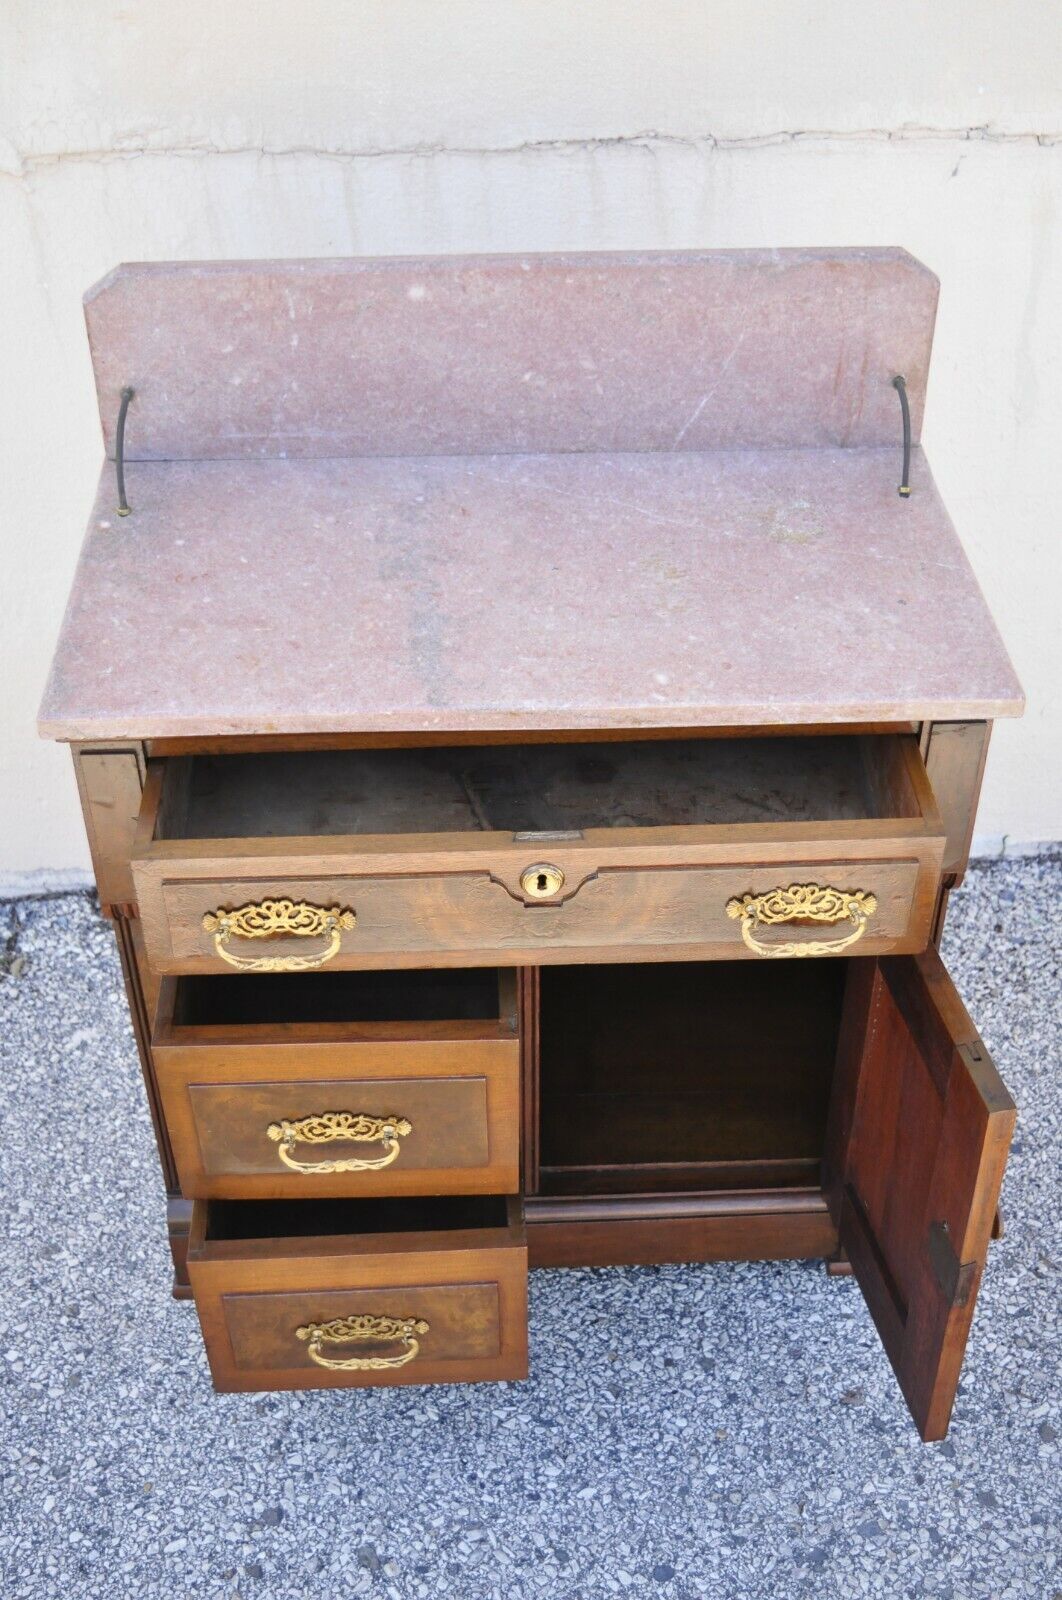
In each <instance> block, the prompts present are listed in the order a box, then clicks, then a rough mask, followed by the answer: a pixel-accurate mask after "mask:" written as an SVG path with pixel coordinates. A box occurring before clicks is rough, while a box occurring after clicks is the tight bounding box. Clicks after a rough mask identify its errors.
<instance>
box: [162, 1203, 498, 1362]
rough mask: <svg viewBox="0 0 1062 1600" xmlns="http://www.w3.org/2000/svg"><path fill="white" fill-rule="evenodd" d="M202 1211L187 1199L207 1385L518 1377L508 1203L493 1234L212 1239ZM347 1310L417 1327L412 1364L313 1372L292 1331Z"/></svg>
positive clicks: (190, 1259)
mask: <svg viewBox="0 0 1062 1600" xmlns="http://www.w3.org/2000/svg"><path fill="white" fill-rule="evenodd" d="M209 1205H210V1202H207V1201H199V1202H197V1203H196V1215H195V1217H194V1219H193V1225H192V1236H191V1242H190V1246H189V1252H188V1263H189V1272H190V1275H191V1280H192V1288H193V1291H194V1293H195V1300H196V1308H197V1310H198V1312H199V1319H200V1323H201V1325H202V1329H203V1337H204V1340H205V1342H206V1347H207V1354H208V1357H209V1359H210V1368H211V1373H212V1375H213V1378H214V1385H215V1387H216V1388H218V1389H221V1390H244V1391H246V1390H259V1389H323V1388H375V1387H380V1386H389V1385H394V1384H399V1385H405V1384H424V1383H455V1382H460V1383H471V1382H476V1381H479V1380H484V1379H492V1380H498V1379H515V1378H524V1377H526V1376H527V1247H526V1241H525V1237H524V1231H523V1226H522V1223H521V1222H520V1221H519V1216H518V1211H517V1209H516V1208H515V1207H511V1208H510V1212H509V1220H508V1224H507V1225H506V1226H503V1227H484V1228H481V1229H466V1230H463V1231H458V1232H451V1231H447V1230H440V1231H438V1232H431V1233H402V1234H393V1235H372V1236H361V1235H337V1236H330V1237H328V1238H320V1237H312V1236H311V1237H307V1238H288V1239H256V1238H253V1239H244V1240H235V1241H231V1242H228V1243H219V1242H217V1241H215V1240H213V1239H212V1238H211V1237H210V1234H211V1228H210V1221H209V1214H208V1211H207V1208H208V1206H209ZM358 1312H369V1313H372V1314H375V1315H388V1316H398V1317H423V1318H424V1319H425V1320H426V1321H428V1322H429V1324H430V1328H429V1332H428V1333H427V1334H425V1335H424V1336H423V1338H422V1340H421V1351H420V1353H419V1354H418V1356H417V1357H416V1358H415V1360H413V1361H412V1362H410V1363H409V1364H408V1365H407V1366H403V1367H400V1368H397V1369H392V1370H389V1371H357V1372H341V1371H329V1370H325V1369H323V1368H321V1367H319V1366H316V1365H315V1364H314V1363H313V1362H312V1361H311V1359H310V1357H309V1355H308V1354H307V1346H306V1344H305V1343H304V1342H300V1341H299V1340H298V1339H297V1338H296V1335H295V1330H296V1328H297V1327H299V1326H302V1325H304V1324H305V1323H307V1322H326V1321H329V1320H331V1319H332V1318H334V1317H345V1316H351V1315H354V1314H355V1313H358ZM339 1353H341V1354H342V1355H349V1354H358V1353H359V1352H358V1350H357V1348H356V1347H345V1348H344V1349H343V1350H342V1352H339ZM389 1353H393V1350H392V1351H391V1352H389Z"/></svg>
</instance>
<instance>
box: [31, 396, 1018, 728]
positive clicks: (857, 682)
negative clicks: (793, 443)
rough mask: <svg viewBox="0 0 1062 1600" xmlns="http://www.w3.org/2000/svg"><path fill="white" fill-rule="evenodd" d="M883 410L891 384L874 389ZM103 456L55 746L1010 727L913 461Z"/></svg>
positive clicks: (999, 655)
mask: <svg viewBox="0 0 1062 1600" xmlns="http://www.w3.org/2000/svg"><path fill="white" fill-rule="evenodd" d="M890 396H891V398H892V399H893V401H895V394H894V393H893V392H892V391H891V390H890ZM899 466H900V453H899V448H898V444H896V445H893V446H892V447H890V448H888V449H858V450H857V449H845V450H842V449H799V450H777V449H775V450H738V451H728V452H712V453H692V452H691V453H675V454H669V453H659V454H619V455H617V454H590V455H545V456H513V455H497V456H486V455H480V456H465V457H460V456H452V457H433V458H428V459H424V458H419V459H418V458H407V459H385V458H376V459H373V458H360V459H358V458H355V459H351V460H347V461H339V460H329V461H289V462H285V461H251V462H248V461H244V462H198V463H173V464H137V463H133V464H131V466H130V469H129V472H128V480H129V496H130V500H131V502H132V504H133V507H134V512H133V515H132V516H131V517H129V518H128V519H125V520H119V518H118V517H117V516H115V514H114V503H115V501H114V472H113V468H112V467H110V466H107V467H105V469H104V473H103V477H102V480H101V486H100V493H99V498H98V500H97V503H96V508H95V511H94V514H93V517H92V520H91V523H90V526H89V531H88V535H87V538H86V542H85V546H84V550H83V553H82V556H81V562H80V566H79V569H78V573H77V578H76V581H75V584H74V590H73V594H72V596H71V600H70V606H69V609H68V612H67V616H66V621H65V623H64V626H63V631H62V636H61V639H60V643H59V647H58V650H57V653H56V658H55V663H54V666H53V670H52V676H51V679H50V682H49V685H48V689H47V693H46V695H45V699H44V704H43V706H42V708H41V716H40V727H41V731H42V733H44V734H46V735H49V736H52V737H55V738H60V739H94V738H122V737H130V738H147V737H153V736H165V735H173V736H181V735H208V734H258V733H314V732H325V733H340V732H351V731H371V732H375V731H402V732H410V731H422V730H458V729H483V730H487V729H529V730H530V729H539V728H550V729H563V728H586V727H601V728H615V729H617V730H622V729H623V728H641V727H652V726H710V725H717V726H740V725H756V724H761V725H762V724H769V723H780V724H796V723H802V722H803V723H808V722H811V723H816V722H824V723H828V722H851V721H856V722H858V721H878V720H882V721H890V720H906V719H908V718H910V719H920V718H923V717H930V718H942V719H947V718H958V719H961V718H967V717H970V718H980V717H996V716H1008V715H1015V714H1017V713H1018V712H1020V710H1021V706H1022V695H1021V689H1020V687H1019V685H1018V683H1017V680H1016V679H1015V676H1014V672H1013V669H1012V668H1011V665H1010V662H1009V661H1008V659H1007V655H1006V651H1005V649H1004V647H1003V645H1002V643H1001V641H1000V639H999V635H998V633H997V632H996V629H995V627H994V625H993V622H992V619H991V617H990V615H989V613H988V609H987V607H986V605H985V602H984V599H983V598H982V595H981V592H980V590H979V588H978V586H977V582H976V580H975V578H974V575H973V573H972V572H971V570H970V566H969V563H968V562H967V560H966V557H965V555H964V553H963V550H962V547H961V545H960V544H959V542H958V540H957V538H956V536H955V532H954V529H953V528H952V525H951V522H950V520H949V518H948V515H947V513H946V511H945V510H944V507H943V506H942V504H941V502H940V499H939V497H938V495H937V492H936V489H935V487H934V485H933V481H932V477H931V475H930V472H929V469H928V466H927V465H926V463H925V461H924V459H923V457H922V454H921V451H920V450H916V451H915V459H914V471H913V483H914V493H913V495H912V497H911V499H910V500H909V501H904V500H901V499H900V497H899V496H898V495H897V492H896V487H897V482H898V473H899Z"/></svg>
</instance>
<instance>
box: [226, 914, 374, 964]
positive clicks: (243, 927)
mask: <svg viewBox="0 0 1062 1600" xmlns="http://www.w3.org/2000/svg"><path fill="white" fill-rule="evenodd" d="M356 920H357V919H356V918H355V916H354V913H353V911H341V910H340V908H339V906H312V905H309V904H308V903H307V902H306V901H305V900H259V901H258V902H257V904H256V903H254V902H252V903H251V904H250V905H246V906H240V908H239V909H238V910H237V911H225V910H223V909H220V908H219V909H218V910H217V911H207V912H206V913H205V914H204V917H203V927H204V929H205V930H206V932H207V933H212V934H213V935H214V949H215V951H216V952H217V954H218V955H219V956H220V957H221V959H222V961H227V962H228V964H229V966H230V967H236V968H237V970H238V971H240V972H309V971H310V970H311V969H312V968H313V967H323V966H324V964H325V962H326V961H331V959H332V957H333V956H334V955H338V953H339V942H340V939H341V937H342V932H343V929H344V928H348V929H349V928H353V926H354V924H355V921H356ZM281 934H293V935H294V937H295V938H296V939H317V938H322V937H323V936H324V935H325V934H327V935H328V944H327V945H326V946H325V948H324V949H323V950H318V951H317V953H316V955H310V956H237V955H234V954H233V952H232V951H231V950H230V949H229V947H228V946H229V940H230V939H272V938H276V937H277V936H278V935H281Z"/></svg>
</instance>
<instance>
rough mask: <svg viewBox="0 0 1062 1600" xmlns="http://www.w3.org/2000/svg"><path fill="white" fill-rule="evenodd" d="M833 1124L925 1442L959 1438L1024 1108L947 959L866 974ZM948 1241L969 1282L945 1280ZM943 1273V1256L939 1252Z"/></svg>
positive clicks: (853, 1004) (848, 1022)
mask: <svg viewBox="0 0 1062 1600" xmlns="http://www.w3.org/2000/svg"><path fill="white" fill-rule="evenodd" d="M859 965H860V967H861V969H862V970H861V972H860V973H859V974H858V975H857V980H856V982H855V983H854V984H853V985H851V986H850V991H849V996H848V1015H847V1017H846V1019H845V1023H844V1025H843V1028H842V1046H841V1052H840V1058H839V1072H838V1078H837V1086H836V1101H835V1107H834V1116H833V1121H832V1124H831V1158H830V1169H831V1171H830V1178H829V1180H828V1184H829V1189H830V1194H831V1202H832V1205H833V1208H834V1212H835V1214H836V1215H837V1217H838V1220H839V1233H840V1241H841V1244H842V1246H843V1247H844V1249H845V1250H846V1251H847V1252H848V1255H849V1257H850V1258H851V1262H852V1267H853V1271H854V1273H855V1275H856V1277H857V1278H858V1280H859V1283H860V1285H861V1287H862V1289H863V1292H864V1294H865V1296H866V1298H867V1302H868V1304H869V1306H870V1309H871V1313H872V1315H873V1317H874V1320H875V1323H876V1324H877V1327H878V1331H879V1333H880V1335H881V1338H882V1342H883V1344H884V1346H885V1350H886V1353H887V1355H888V1356H889V1359H890V1361H891V1362H892V1365H893V1367H894V1369H895V1371H896V1374H897V1377H898V1379H899V1381H900V1387H901V1389H902V1390H903V1393H904V1396H905V1398H906V1400H907V1403H908V1406H909V1407H910V1410H911V1413H912V1415H913V1417H914V1419H915V1422H916V1423H917V1425H918V1427H919V1429H920V1431H921V1433H922V1436H923V1438H925V1439H938V1438H942V1437H943V1436H944V1433H945V1432H946V1431H947V1426H948V1420H949V1417H950V1415H951V1409H952V1405H953V1403H954V1398H955V1391H956V1387H957V1384H958V1379H959V1372H960V1369H961V1365H962V1357H963V1352H964V1350H965V1346H966V1340H967V1335H968V1333H969V1328H970V1323H971V1319H972V1316H973V1309H974V1303H975V1300H976V1294H977V1287H978V1283H979V1280H980V1276H981V1272H982V1270H983V1267H984V1263H985V1258H986V1255H987V1250H988V1242H989V1238H990V1236H991V1230H992V1226H993V1221H994V1218H995V1212H996V1205H997V1202H998V1197H999V1188H1000V1184H1001V1182H1002V1177H1003V1168H1004V1165H1005V1162H1006V1154H1007V1150H1008V1147H1009V1143H1010V1136H1011V1132H1012V1130H1013V1126H1014V1119H1015V1111H1014V1104H1013V1101H1012V1100H1011V1098H1010V1096H1009V1095H1008V1093H1007V1091H1006V1088H1005V1086H1004V1085H1003V1083H1002V1081H1001V1080H1000V1078H999V1075H998V1073H997V1072H996V1070H995V1068H994V1066H993V1065H992V1062H991V1060H990V1058H989V1056H988V1052H987V1051H986V1049H985V1047H984V1044H983V1042H982V1041H981V1040H980V1039H979V1037H978V1035H977V1033H976V1030H975V1029H974V1027H973V1024H972V1023H971V1021H970V1019H969V1017H968V1015H967V1014H966V1011H965V1008H964V1007H963V1005H962V1003H961V1001H960V1000H959V998H958V995H957V994H956V992H955V989H954V986H953V985H952V983H951V980H950V978H949V977H948V975H947V972H946V971H945V969H944V967H943V965H942V963H941V961H940V957H939V955H938V954H937V952H936V950H935V949H932V948H930V949H929V950H927V951H925V952H924V953H923V954H922V955H920V956H917V957H914V958H908V959H889V960H884V961H880V962H872V963H866V964H863V963H860V964H859ZM942 1232H944V1234H945V1236H946V1240H947V1245H946V1248H945V1250H944V1257H945V1260H948V1261H950V1262H951V1263H952V1264H953V1266H954V1274H955V1282H954V1283H950V1284H949V1283H945V1282H944V1281H943V1280H942V1276H941V1271H940V1269H939V1265H936V1264H935V1261H934V1249H933V1236H934V1233H936V1234H937V1236H938V1243H939V1237H940V1235H941V1233H942ZM938 1261H939V1251H938Z"/></svg>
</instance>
